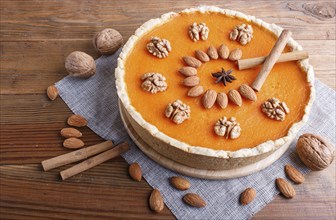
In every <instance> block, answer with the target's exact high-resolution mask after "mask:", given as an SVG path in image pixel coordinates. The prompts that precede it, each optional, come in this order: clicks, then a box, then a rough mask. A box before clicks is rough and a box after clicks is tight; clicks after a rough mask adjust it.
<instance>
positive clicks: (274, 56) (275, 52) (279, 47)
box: [252, 30, 292, 91]
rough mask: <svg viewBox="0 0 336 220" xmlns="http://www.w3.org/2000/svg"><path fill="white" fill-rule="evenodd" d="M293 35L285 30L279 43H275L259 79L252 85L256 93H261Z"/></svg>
mask: <svg viewBox="0 0 336 220" xmlns="http://www.w3.org/2000/svg"><path fill="white" fill-rule="evenodd" d="M291 35H292V33H291V32H290V31H288V30H283V31H282V33H281V34H280V36H279V38H278V40H277V42H276V43H275V45H274V47H273V48H272V50H271V52H270V54H269V55H268V56H267V57H266V60H265V62H264V64H263V66H262V67H261V69H260V72H259V74H258V76H257V78H256V79H255V80H254V82H253V83H252V88H253V89H254V90H256V91H259V90H260V89H261V87H262V86H263V84H264V82H265V80H266V78H267V76H268V74H269V73H270V72H271V70H272V68H273V66H274V64H275V62H276V61H277V60H278V58H279V57H280V54H281V53H282V51H283V49H284V48H285V46H286V44H287V42H288V41H289V39H290V37H291Z"/></svg>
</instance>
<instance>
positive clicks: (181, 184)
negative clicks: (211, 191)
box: [169, 176, 191, 191]
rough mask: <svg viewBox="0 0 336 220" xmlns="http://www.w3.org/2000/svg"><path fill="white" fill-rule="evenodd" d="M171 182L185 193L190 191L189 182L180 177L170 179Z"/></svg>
mask: <svg viewBox="0 0 336 220" xmlns="http://www.w3.org/2000/svg"><path fill="white" fill-rule="evenodd" d="M169 182H170V184H171V185H172V186H173V187H174V188H176V189H179V190H183V191H184V190H187V189H189V188H190V186H191V185H190V182H189V180H187V179H185V178H183V177H179V176H173V177H170V178H169Z"/></svg>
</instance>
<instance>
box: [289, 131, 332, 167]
mask: <svg viewBox="0 0 336 220" xmlns="http://www.w3.org/2000/svg"><path fill="white" fill-rule="evenodd" d="M296 151H297V153H298V155H299V157H300V159H301V160H302V162H303V163H304V164H305V165H306V166H307V167H308V168H310V169H311V170H323V169H325V168H327V167H328V166H329V165H330V164H331V163H332V162H333V160H334V158H335V146H334V145H333V144H332V143H331V142H330V141H328V140H326V139H325V138H322V137H320V136H318V135H314V134H303V135H301V136H300V138H299V140H298V142H297V144H296Z"/></svg>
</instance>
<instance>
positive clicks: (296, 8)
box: [0, 0, 335, 41]
mask: <svg viewBox="0 0 336 220" xmlns="http://www.w3.org/2000/svg"><path fill="white" fill-rule="evenodd" d="M201 4H204V2H203V1H183V2H179V4H176V2H175V1H173V0H169V1H164V2H157V1H147V0H141V1H131V0H125V1H116V0H113V1H103V0H102V1H89V2H87V1H84V2H83V1H80V0H76V1H71V2H69V1H65V0H63V1H57V2H45V1H39V4H36V3H35V1H34V0H29V1H20V0H15V1H13V0H10V1H9V0H7V1H5V0H2V2H1V5H2V7H1V11H0V14H1V17H0V20H1V27H2V28H1V30H0V33H1V35H0V36H1V38H0V39H1V41H13V40H22V41H27V40H28V41H29V40H37V39H69V38H70V39H89V38H91V37H92V35H93V33H94V32H95V31H97V30H99V29H102V28H103V27H114V28H116V29H118V30H120V32H121V33H122V35H123V36H124V37H125V38H128V37H129V36H130V35H131V34H132V33H133V32H134V30H135V29H136V28H137V27H139V25H141V24H142V23H143V22H144V21H146V20H148V19H151V18H153V17H159V16H160V15H161V14H163V13H165V12H168V11H180V10H183V9H185V8H190V7H194V6H198V5H201ZM207 4H209V5H216V6H219V7H222V8H229V9H234V10H237V11H241V12H244V13H246V14H251V15H256V16H258V17H259V18H262V19H264V20H265V21H267V22H269V23H276V24H279V25H281V26H283V27H284V28H288V29H290V30H291V31H292V32H293V35H294V37H295V38H300V39H317V40H319V39H335V25H334V24H335V23H334V20H335V19H334V17H335V6H334V3H333V1H330V0H329V1H318V2H315V1H312V2H308V3H307V2H306V1H296V2H293V1H267V0H259V1H244V0H238V1H232V2H223V1H220V0H214V1H211V2H207ZM32 5H34V7H31V6H32ZM140 8H141V10H139V9H140ZM316 8H317V9H318V10H314V9H316ZM325 12H329V13H325ZM275 15H276V16H275ZM294 21H295V22H294Z"/></svg>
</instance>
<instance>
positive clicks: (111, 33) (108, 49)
mask: <svg viewBox="0 0 336 220" xmlns="http://www.w3.org/2000/svg"><path fill="white" fill-rule="evenodd" d="M122 44H123V38H122V36H121V34H120V33H119V32H118V31H116V30H114V29H112V28H106V29H104V30H102V31H100V32H98V33H97V34H96V35H95V36H94V38H93V46H94V47H95V49H96V50H97V51H98V52H99V53H101V54H103V55H111V54H113V53H114V52H115V51H117V50H118V49H119V48H120V47H121V45H122Z"/></svg>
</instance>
